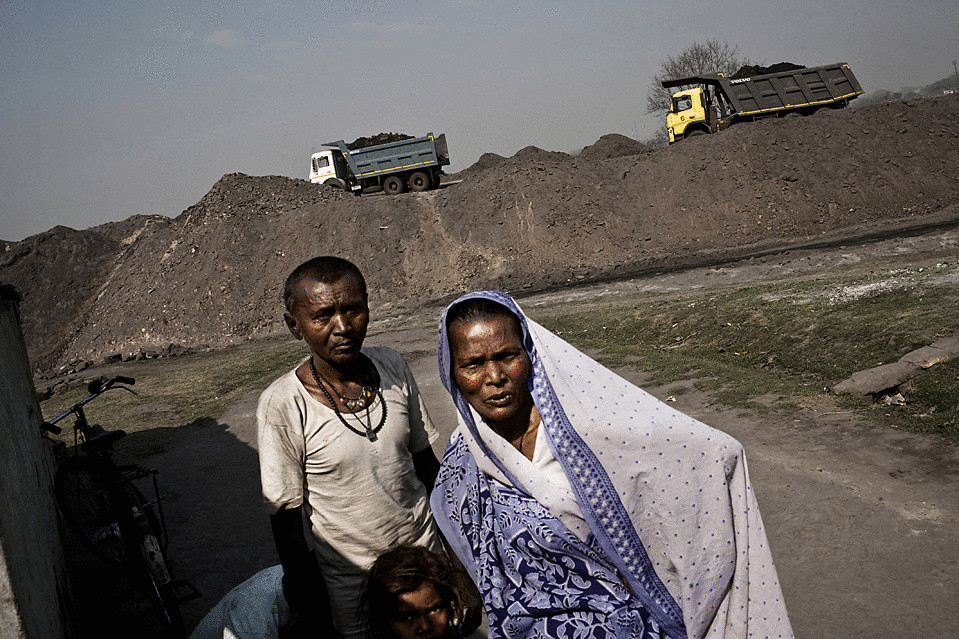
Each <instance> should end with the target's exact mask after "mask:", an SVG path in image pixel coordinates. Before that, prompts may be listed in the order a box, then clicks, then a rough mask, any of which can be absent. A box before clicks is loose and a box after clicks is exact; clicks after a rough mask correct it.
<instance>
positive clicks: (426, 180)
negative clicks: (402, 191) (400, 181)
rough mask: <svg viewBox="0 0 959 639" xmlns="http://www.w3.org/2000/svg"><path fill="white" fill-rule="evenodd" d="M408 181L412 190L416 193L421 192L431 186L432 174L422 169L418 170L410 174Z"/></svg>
mask: <svg viewBox="0 0 959 639" xmlns="http://www.w3.org/2000/svg"><path fill="white" fill-rule="evenodd" d="M407 183H408V184H409V185H410V190H411V191H413V192H414V193H420V192H422V191H425V190H426V189H428V188H430V176H428V175H427V174H426V173H423V172H422V171H417V172H415V173H413V174H412V175H410V179H409V180H407Z"/></svg>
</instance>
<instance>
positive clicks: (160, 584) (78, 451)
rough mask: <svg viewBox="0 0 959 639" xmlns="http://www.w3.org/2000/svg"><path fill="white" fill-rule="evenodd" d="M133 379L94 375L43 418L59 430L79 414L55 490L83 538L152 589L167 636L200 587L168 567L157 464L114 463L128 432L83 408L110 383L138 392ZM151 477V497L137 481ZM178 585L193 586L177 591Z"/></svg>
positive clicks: (179, 627) (175, 632)
mask: <svg viewBox="0 0 959 639" xmlns="http://www.w3.org/2000/svg"><path fill="white" fill-rule="evenodd" d="M134 383H135V380H134V379H133V378H132V377H124V376H122V375H121V376H116V377H113V378H112V379H109V380H107V381H106V382H101V381H100V380H94V381H93V382H91V383H90V384H89V386H88V389H87V390H88V391H89V392H90V395H89V396H88V397H86V398H84V399H82V400H80V401H79V402H77V403H76V404H74V405H73V406H71V407H70V408H68V409H67V410H65V411H64V412H62V413H60V414H59V415H57V416H56V417H54V418H53V419H50V420H49V421H47V422H44V428H45V429H46V430H48V431H50V432H52V433H60V432H61V429H60V428H59V427H58V426H56V425H55V424H56V423H57V422H59V421H61V420H62V419H64V418H66V417H67V416H68V415H71V414H72V415H74V416H75V419H74V424H73V433H74V447H73V454H72V455H69V456H68V457H66V458H65V459H62V460H61V461H60V462H59V463H58V465H57V472H56V476H55V478H54V494H55V496H56V501H57V506H58V509H59V511H60V512H61V513H62V515H63V519H64V521H66V523H67V525H68V526H69V527H70V528H71V529H72V530H73V531H74V532H75V533H76V534H77V536H78V537H79V539H80V541H81V542H83V543H84V545H86V546H87V547H88V548H89V549H90V550H92V551H93V552H94V553H95V554H96V555H97V556H98V557H100V558H101V559H102V560H104V561H105V562H106V563H107V564H108V565H109V566H112V567H115V568H123V569H126V571H127V573H128V574H129V576H130V577H131V579H132V580H133V582H134V583H135V584H139V585H140V586H141V587H142V588H144V589H146V590H147V591H148V593H149V597H150V599H151V601H152V603H153V605H154V607H155V608H156V610H157V612H158V613H159V616H160V622H161V624H162V626H163V628H164V630H165V632H164V635H165V636H169V637H182V636H184V634H185V631H184V627H183V620H182V618H181V616H180V610H179V602H180V601H182V600H185V599H187V598H191V597H193V596H196V595H198V594H199V593H197V592H196V591H195V589H193V587H192V586H190V585H189V584H188V583H187V582H185V581H183V580H174V579H173V578H172V576H171V574H170V570H169V568H168V566H167V559H166V548H167V544H168V542H169V538H168V536H167V529H166V521H165V520H164V517H163V508H162V506H161V503H160V488H159V484H158V481H157V471H156V470H154V469H150V468H146V467H144V466H140V465H137V464H123V465H118V464H116V463H115V462H114V461H113V458H112V456H111V448H112V446H113V444H114V443H116V442H117V441H119V440H120V439H122V438H123V437H125V436H126V432H125V431H123V430H119V429H118V430H112V431H108V430H105V429H104V428H103V427H102V426H100V425H99V424H90V423H89V422H88V421H87V417H86V413H85V412H84V406H86V404H88V403H90V402H91V401H93V400H94V399H96V398H98V397H99V396H100V395H103V394H104V393H106V392H107V391H110V390H120V389H122V390H126V391H128V392H130V393H132V394H134V395H136V392H135V391H134V390H133V389H131V388H129V386H131V385H133V384H134ZM61 445H62V444H61ZM62 446H63V447H64V448H65V445H62ZM146 479H150V480H152V481H151V484H152V496H153V499H150V500H148V499H147V498H146V497H145V496H144V494H143V491H142V490H141V489H140V488H139V487H138V486H137V485H136V483H135V482H140V483H141V484H142V483H143V482H142V480H146ZM180 587H186V588H188V589H190V590H192V593H190V594H189V595H187V596H186V597H181V596H178V595H177V590H178V588H180Z"/></svg>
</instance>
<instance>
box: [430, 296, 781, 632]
mask: <svg viewBox="0 0 959 639" xmlns="http://www.w3.org/2000/svg"><path fill="white" fill-rule="evenodd" d="M469 297H485V298H488V299H492V300H493V301H496V302H498V303H500V304H503V305H504V306H506V307H507V308H509V309H511V310H512V311H513V312H514V313H515V314H516V315H517V317H519V318H520V320H521V324H522V326H523V331H524V343H525V344H524V345H525V347H526V349H527V351H528V352H529V354H530V359H531V361H532V364H533V373H532V375H531V380H530V391H531V393H532V395H533V398H534V401H535V403H536V406H537V408H538V410H539V412H540V415H541V416H542V423H543V426H544V429H545V432H546V437H547V440H548V443H549V446H550V449H551V451H552V452H553V455H554V456H555V457H556V459H557V461H559V462H560V464H561V465H562V467H563V470H564V471H565V473H566V476H567V478H568V479H569V484H570V489H571V490H572V492H573V494H574V495H575V501H576V503H578V504H579V506H580V508H581V509H582V515H583V519H584V520H585V522H586V524H587V526H588V527H589V529H590V531H591V533H592V534H593V535H595V537H596V541H597V542H598V544H599V546H600V547H601V548H602V549H603V551H604V552H605V553H606V555H607V556H608V557H609V559H610V560H611V561H612V562H613V563H614V564H615V565H616V567H617V568H618V569H619V570H620V572H621V573H622V574H623V575H624V577H626V579H627V581H628V582H629V584H630V587H631V589H632V590H633V592H634V593H636V594H637V596H639V597H640V598H641V599H644V601H643V603H644V604H645V605H646V606H647V608H648V609H649V610H650V611H651V613H652V614H653V615H654V618H656V620H657V622H658V623H659V624H660V625H661V626H663V628H664V629H666V630H668V631H670V636H680V635H679V632H682V631H683V628H684V634H685V635H686V636H688V637H791V636H792V630H791V627H790V624H789V620H788V616H787V614H786V608H785V604H784V602H783V598H782V592H781V589H780V586H779V581H778V578H777V575H776V569H775V566H774V564H773V560H772V556H771V554H770V551H769V546H768V543H767V541H766V534H765V530H764V528H763V524H762V518H761V517H760V514H759V508H758V505H757V503H756V500H755V496H754V494H753V492H752V489H751V487H750V485H749V474H748V470H747V466H746V459H745V455H744V451H743V449H742V446H741V445H740V444H739V443H738V442H737V441H736V440H735V439H733V438H732V437H730V436H728V435H726V434H725V433H722V432H720V431H717V430H715V429H712V428H710V427H708V426H706V425H705V424H703V423H701V422H699V421H697V420H695V419H693V418H691V417H689V416H687V415H684V414H682V413H680V412H678V411H676V410H674V409H672V408H671V407H669V406H667V405H666V404H664V403H663V402H660V401H659V400H657V399H656V398H654V397H652V396H651V395H649V394H648V393H646V392H645V391H643V390H642V389H640V388H638V387H636V386H634V385H632V384H630V383H629V382H627V381H626V380H625V379H623V378H621V377H619V376H618V375H616V374H615V373H613V372H612V371H610V370H608V369H606V368H605V367H603V366H602V365H600V364H599V363H597V362H595V361H594V360H592V359H590V358H589V357H587V356H586V355H584V354H583V353H581V352H579V351H578V350H577V349H576V348H574V347H573V346H572V345H570V344H569V343H567V342H565V341H564V340H562V339H560V338H559V337H557V336H555V335H553V334H552V333H550V332H549V331H547V330H546V329H544V328H543V327H541V326H539V325H538V324H536V323H535V322H533V321H531V320H528V319H527V318H525V316H524V315H523V313H522V311H521V310H520V309H519V307H518V306H517V305H516V304H515V302H514V301H513V300H512V298H510V297H509V296H508V295H506V294H505V293H502V292H498V291H493V292H482V293H473V294H470V295H468V296H464V298H461V299H467V298H469ZM457 302H459V300H458V301H457ZM457 302H454V305H455V304H456V303H457ZM451 306H452V305H451ZM438 353H439V361H440V376H441V378H442V379H443V382H444V384H445V385H446V387H447V389H448V390H450V393H451V395H452V396H453V399H454V402H455V403H456V404H457V407H458V409H459V412H460V429H459V431H460V432H461V433H462V434H463V436H464V437H466V438H467V439H474V440H476V441H475V447H471V449H472V450H474V451H475V455H476V456H477V457H478V459H477V464H478V466H479V467H480V469H482V470H484V471H487V472H489V473H490V474H491V475H495V476H498V477H499V478H500V479H501V480H502V481H504V482H506V483H509V484H510V485H513V486H514V487H517V488H520V489H523V490H526V491H527V492H530V491H529V490H528V488H527V487H525V486H524V485H523V484H522V482H520V480H518V479H517V478H516V476H515V474H514V473H512V472H510V469H509V468H507V467H506V466H505V465H504V464H503V463H502V461H501V460H500V459H499V457H498V456H497V455H496V454H494V453H493V452H491V451H490V448H489V446H487V445H486V444H485V443H484V441H483V438H482V437H481V436H480V435H479V434H478V430H477V428H476V424H475V422H474V419H473V415H472V414H471V412H470V410H469V408H468V406H467V405H466V403H465V402H464V401H463V399H462V396H460V395H459V392H458V389H456V388H455V386H453V385H452V384H451V380H450V367H449V347H448V343H447V340H446V335H445V314H444V319H443V320H441V324H440V343H439V348H438ZM484 435H486V437H487V438H488V437H489V435H488V432H484ZM533 496H534V497H536V494H535V493H533ZM540 501H541V502H544V501H548V499H540ZM554 501H555V499H554Z"/></svg>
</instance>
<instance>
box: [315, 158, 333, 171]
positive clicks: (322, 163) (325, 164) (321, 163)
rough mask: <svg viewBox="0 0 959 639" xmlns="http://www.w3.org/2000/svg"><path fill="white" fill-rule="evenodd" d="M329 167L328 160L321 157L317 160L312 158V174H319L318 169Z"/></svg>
mask: <svg viewBox="0 0 959 639" xmlns="http://www.w3.org/2000/svg"><path fill="white" fill-rule="evenodd" d="M329 165H330V158H328V157H326V156H323V157H319V158H313V172H314V173H319V172H320V169H323V168H326V167H328V166H329Z"/></svg>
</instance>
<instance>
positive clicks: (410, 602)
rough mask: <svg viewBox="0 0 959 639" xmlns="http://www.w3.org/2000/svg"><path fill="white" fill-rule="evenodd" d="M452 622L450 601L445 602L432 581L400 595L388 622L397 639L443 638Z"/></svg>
mask: <svg viewBox="0 0 959 639" xmlns="http://www.w3.org/2000/svg"><path fill="white" fill-rule="evenodd" d="M449 622H450V607H449V602H446V601H443V598H442V597H441V596H440V593H439V591H438V590H437V589H436V585H435V584H434V583H433V582H432V581H424V582H423V583H422V584H420V587H419V588H417V589H416V590H412V591H410V592H404V593H403V594H401V595H399V596H398V597H397V602H396V608H395V610H394V612H393V615H392V616H391V617H390V620H389V624H390V630H391V631H392V632H393V636H394V637H395V638H396V639H441V637H442V636H443V633H444V632H446V628H447V626H448V625H449Z"/></svg>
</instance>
